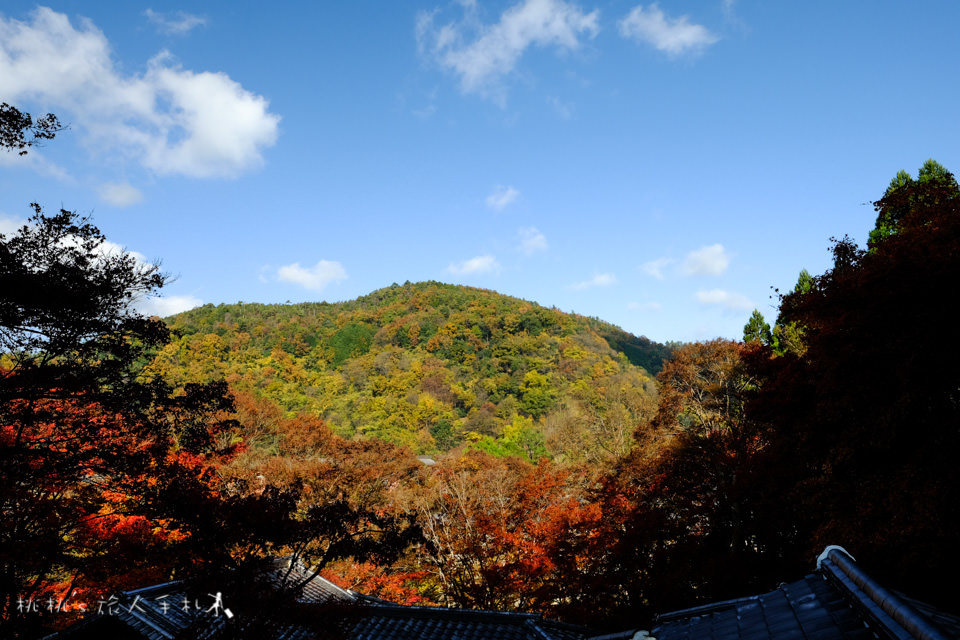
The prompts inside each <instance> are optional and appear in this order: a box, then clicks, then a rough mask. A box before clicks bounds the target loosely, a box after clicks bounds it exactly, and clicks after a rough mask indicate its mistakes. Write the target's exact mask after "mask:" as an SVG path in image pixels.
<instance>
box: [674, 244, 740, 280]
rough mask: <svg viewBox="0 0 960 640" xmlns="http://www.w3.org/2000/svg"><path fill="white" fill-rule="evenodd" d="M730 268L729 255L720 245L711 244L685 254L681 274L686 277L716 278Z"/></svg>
mask: <svg viewBox="0 0 960 640" xmlns="http://www.w3.org/2000/svg"><path fill="white" fill-rule="evenodd" d="M729 266H730V255H729V254H728V253H727V251H726V249H724V248H723V245H722V244H712V245H710V246H708V247H703V248H702V249H697V250H696V251H691V252H690V253H688V254H687V258H686V260H684V262H683V273H684V275H688V276H718V275H720V274H722V273H723V272H724V271H726V270H727V267H729Z"/></svg>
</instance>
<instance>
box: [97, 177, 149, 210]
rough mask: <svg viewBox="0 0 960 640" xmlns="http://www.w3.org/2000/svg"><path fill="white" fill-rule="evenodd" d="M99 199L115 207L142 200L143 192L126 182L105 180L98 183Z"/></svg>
mask: <svg viewBox="0 0 960 640" xmlns="http://www.w3.org/2000/svg"><path fill="white" fill-rule="evenodd" d="M99 192H100V199H101V200H103V201H104V202H106V203H107V204H112V205H113V206H115V207H129V206H130V205H132V204H136V203H138V202H140V201H141V200H143V194H142V193H140V190H139V189H137V188H136V187H134V186H132V185H129V184H127V183H117V182H107V183H104V184H102V185H100V189H99Z"/></svg>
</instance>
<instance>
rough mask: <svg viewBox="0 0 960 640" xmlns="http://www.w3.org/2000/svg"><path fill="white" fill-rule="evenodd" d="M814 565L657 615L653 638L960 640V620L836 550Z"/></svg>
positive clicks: (832, 549) (841, 550)
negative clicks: (734, 595) (758, 591)
mask: <svg viewBox="0 0 960 640" xmlns="http://www.w3.org/2000/svg"><path fill="white" fill-rule="evenodd" d="M818 565H819V566H818V569H817V571H816V572H815V573H812V574H810V575H808V576H806V577H804V578H803V579H802V580H798V581H797V582H791V583H789V584H783V585H781V586H780V587H779V588H778V589H776V590H775V591H771V592H769V593H765V594H763V595H759V596H753V597H749V598H741V599H738V600H729V601H727V602H719V603H715V604H710V605H706V606H702V607H696V608H693V609H685V610H683V611H675V612H672V613H669V614H664V615H661V616H659V617H658V619H657V626H656V627H655V628H654V629H653V630H652V632H651V636H652V637H654V638H656V639H657V640H693V639H707V638H709V639H712V640H754V639H755V640H766V639H772V638H776V639H780V638H783V639H784V640H791V639H796V640H861V639H867V638H894V639H897V640H906V639H908V638H918V639H919V638H922V639H923V640H946V639H948V638H958V637H960V619H958V618H956V617H955V616H951V615H948V614H945V613H943V612H940V611H937V610H936V609H934V608H933V607H930V606H929V605H925V604H922V603H918V602H916V601H913V600H910V599H908V598H904V597H902V596H899V595H897V594H894V593H892V592H890V591H888V590H886V589H884V588H883V587H882V586H881V585H879V584H878V583H877V582H876V581H874V580H872V579H871V578H870V577H869V576H868V575H867V574H866V573H865V572H864V571H863V570H862V569H861V568H860V567H858V566H857V565H856V563H855V562H854V561H853V558H852V557H851V556H850V555H849V554H848V553H847V552H846V551H844V550H843V549H841V548H840V547H828V548H827V550H826V551H825V552H824V554H823V555H821V557H820V559H819V562H818Z"/></svg>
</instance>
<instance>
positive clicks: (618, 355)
mask: <svg viewBox="0 0 960 640" xmlns="http://www.w3.org/2000/svg"><path fill="white" fill-rule="evenodd" d="M168 324H169V325H170V327H171V328H172V329H173V330H174V332H175V333H176V334H178V335H179V336H180V337H179V339H178V340H175V341H173V342H172V343H171V344H169V345H168V346H167V347H166V348H164V349H163V350H162V351H161V352H160V353H159V355H158V356H157V359H156V361H155V362H154V363H153V365H152V369H153V371H154V372H156V373H159V374H162V375H163V376H165V377H167V378H168V379H171V380H180V381H182V382H186V381H188V380H191V381H196V380H205V381H206V380H215V379H220V378H225V379H226V380H227V381H228V382H229V383H230V384H231V386H232V387H234V388H235V389H237V390H239V391H242V392H248V393H251V394H253V395H256V396H264V397H267V398H269V399H271V400H273V401H275V402H276V403H277V404H279V405H280V406H281V407H282V408H283V409H284V410H285V411H287V412H288V414H291V415H292V414H295V413H307V414H310V415H312V416H319V417H322V418H323V419H324V420H325V421H326V422H327V423H328V424H329V425H330V427H331V428H332V429H333V430H334V432H336V433H337V434H339V435H341V436H345V437H352V436H354V435H356V434H360V435H362V436H372V437H377V438H379V439H382V440H385V441H387V442H391V443H395V444H403V445H406V446H409V447H411V448H412V449H414V450H415V451H417V452H419V453H437V452H440V451H446V450H449V449H450V448H452V447H455V446H457V445H459V444H461V443H464V442H468V443H472V446H473V447H475V448H479V449H482V450H486V451H488V452H491V453H494V454H495V455H503V454H512V455H519V456H521V457H525V458H528V459H531V460H536V459H537V458H539V457H541V456H544V455H548V456H550V457H552V458H554V459H557V460H564V461H587V462H596V461H599V460H603V459H613V458H615V457H616V456H619V455H622V454H623V453H625V451H626V450H627V449H629V447H630V446H631V443H632V440H631V434H632V432H633V430H634V428H635V427H636V426H637V424H639V423H640V422H642V421H643V419H644V418H645V417H646V416H647V415H649V414H650V412H651V409H652V407H653V398H654V394H655V388H654V383H653V380H652V375H653V374H656V372H657V371H659V369H660V368H661V367H662V363H663V360H664V358H665V357H668V356H669V353H670V349H669V347H667V346H665V345H660V344H657V343H655V342H652V341H650V340H648V339H647V338H643V337H641V338H638V337H635V336H633V335H631V334H629V333H626V332H624V331H622V330H621V329H619V328H617V327H615V326H613V325H610V324H608V323H605V322H602V321H600V320H598V319H595V318H585V317H583V316H578V315H573V314H568V313H563V312H561V311H558V310H556V309H548V308H544V307H541V306H539V305H537V304H535V303H531V302H527V301H524V300H520V299H517V298H512V297H509V296H504V295H501V294H497V293H495V292H492V291H489V290H484V289H475V288H470V287H463V286H456V285H448V284H441V283H437V282H423V283H416V284H410V283H407V284H404V285H402V286H401V285H396V284H394V285H392V286H390V287H387V288H384V289H380V290H378V291H374V292H373V293H371V294H369V295H367V296H363V297H361V298H358V299H356V300H352V301H349V302H341V303H335V304H330V303H301V304H287V305H263V304H247V303H237V304H230V305H218V306H213V305H206V306H203V307H200V308H197V309H193V310H191V311H188V312H185V313H182V314H179V315H177V316H174V317H172V318H169V319H168Z"/></svg>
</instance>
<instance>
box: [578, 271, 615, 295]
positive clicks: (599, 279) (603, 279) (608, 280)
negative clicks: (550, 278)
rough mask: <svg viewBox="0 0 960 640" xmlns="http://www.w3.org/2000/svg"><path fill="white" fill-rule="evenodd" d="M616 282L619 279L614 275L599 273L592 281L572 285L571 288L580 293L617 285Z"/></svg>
mask: <svg viewBox="0 0 960 640" xmlns="http://www.w3.org/2000/svg"><path fill="white" fill-rule="evenodd" d="M616 281H617V277H616V276H615V275H613V274H612V273H598V274H597V275H595V276H593V278H592V279H590V280H584V281H583V282H578V283H576V284H573V285H570V288H571V289H575V290H578V291H579V290H581V289H592V288H593V287H609V286H610V285H612V284H615V283H616Z"/></svg>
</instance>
